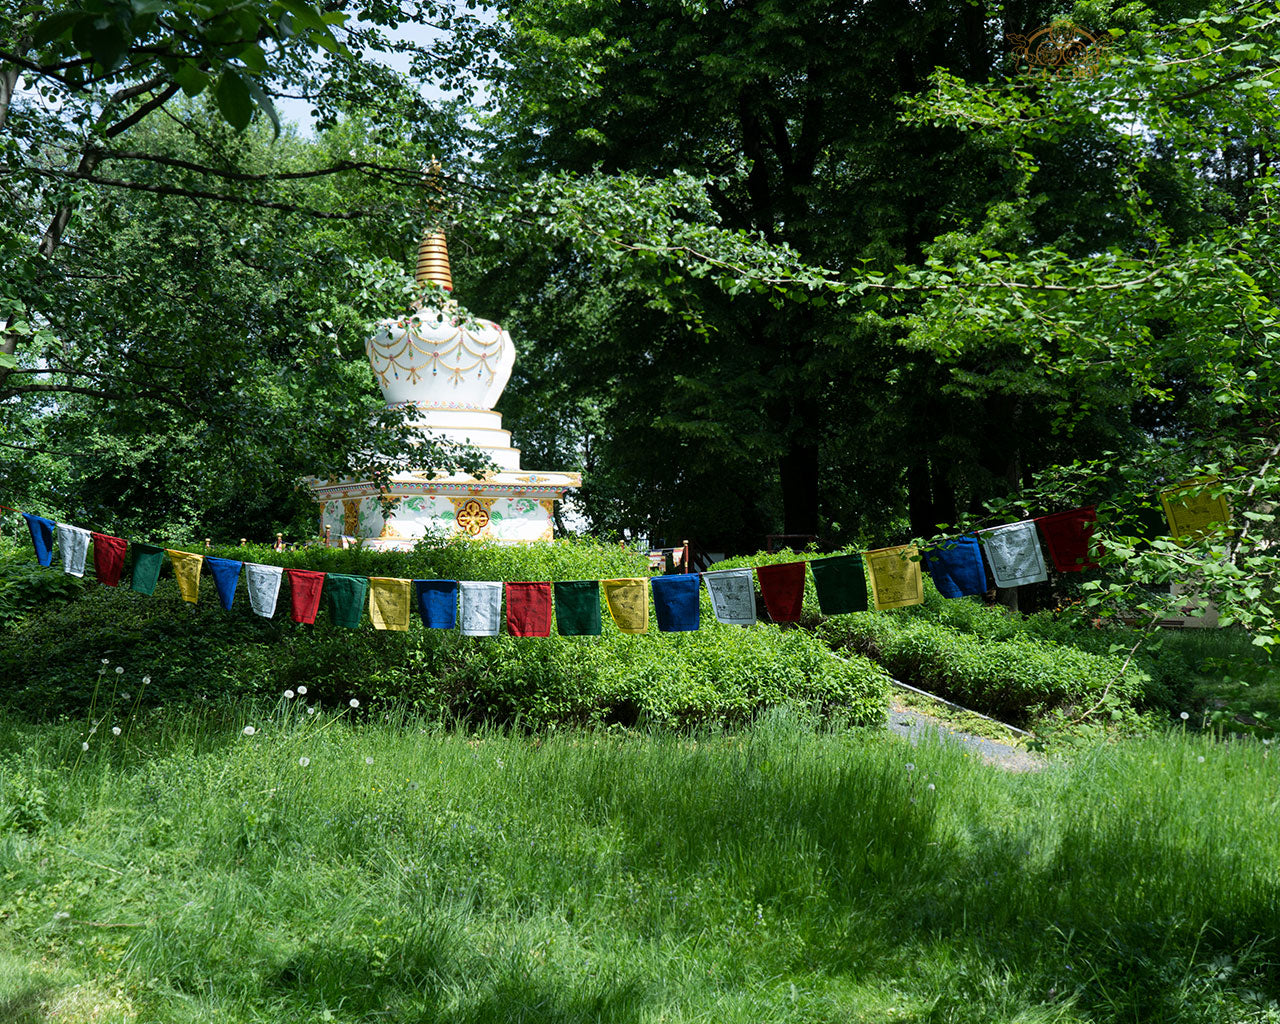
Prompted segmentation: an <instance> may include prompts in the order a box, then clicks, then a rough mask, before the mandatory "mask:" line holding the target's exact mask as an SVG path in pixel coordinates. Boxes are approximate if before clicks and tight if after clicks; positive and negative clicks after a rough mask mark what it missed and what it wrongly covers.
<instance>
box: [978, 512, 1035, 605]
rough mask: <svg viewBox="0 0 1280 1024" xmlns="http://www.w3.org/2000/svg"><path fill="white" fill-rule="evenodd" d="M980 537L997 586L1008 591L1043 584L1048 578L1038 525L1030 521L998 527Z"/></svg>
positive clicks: (1025, 520) (984, 532)
mask: <svg viewBox="0 0 1280 1024" xmlns="http://www.w3.org/2000/svg"><path fill="white" fill-rule="evenodd" d="M978 536H979V538H980V540H981V541H982V552H983V554H985V555H986V556H987V564H988V565H989V566H991V575H992V577H993V578H994V579H995V581H996V586H997V587H1000V588H1001V589H1003V590H1008V589H1010V588H1011V587H1025V586H1026V585H1027V584H1028V583H1043V582H1045V580H1047V579H1048V578H1049V570H1048V569H1047V568H1046V567H1045V563H1044V553H1043V552H1042V551H1041V550H1040V538H1039V537H1038V536H1037V535H1036V524H1035V523H1033V522H1032V521H1031V520H1030V519H1024V520H1022V522H1020V523H1007V524H1006V525H1004V526H995V527H992V528H991V529H989V530H983V531H982V532H981V533H980V534H979V535H978Z"/></svg>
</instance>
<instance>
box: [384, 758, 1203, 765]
mask: <svg viewBox="0 0 1280 1024" xmlns="http://www.w3.org/2000/svg"><path fill="white" fill-rule="evenodd" d="M1201 760H1203V758H1201ZM364 763H365V764H373V758H371V757H366V758H365V759H364Z"/></svg>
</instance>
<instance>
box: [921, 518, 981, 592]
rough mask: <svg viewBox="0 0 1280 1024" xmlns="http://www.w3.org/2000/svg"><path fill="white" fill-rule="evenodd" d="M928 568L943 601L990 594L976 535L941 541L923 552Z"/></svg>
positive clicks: (968, 534)
mask: <svg viewBox="0 0 1280 1024" xmlns="http://www.w3.org/2000/svg"><path fill="white" fill-rule="evenodd" d="M923 553H924V560H925V565H927V566H928V568H929V575H930V576H932V577H933V583H934V586H936V587H937V588H938V593H939V594H941V595H942V596H943V597H965V596H967V595H971V594H985V593H986V592H987V574H986V571H985V570H984V569H983V568H982V549H981V548H980V547H979V545H978V537H977V535H976V534H972V533H966V534H965V535H964V536H963V537H953V538H951V539H949V540H941V541H937V542H936V543H934V544H932V545H931V546H929V547H927V548H925V549H924V552H923Z"/></svg>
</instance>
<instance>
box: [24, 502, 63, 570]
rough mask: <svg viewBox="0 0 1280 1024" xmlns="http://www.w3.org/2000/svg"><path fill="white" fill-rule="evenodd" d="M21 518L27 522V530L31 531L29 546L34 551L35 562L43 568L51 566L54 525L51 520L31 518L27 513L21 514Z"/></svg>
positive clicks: (40, 517)
mask: <svg viewBox="0 0 1280 1024" xmlns="http://www.w3.org/2000/svg"><path fill="white" fill-rule="evenodd" d="M22 518H23V519H25V520H26V521H27V529H28V530H30V531H31V546H32V547H33V548H35V549H36V561H37V562H39V563H40V564H41V565H44V566H50V565H52V564H53V528H54V526H55V525H56V524H55V523H54V521H53V520H52V519H46V518H45V517H44V516H33V515H31V514H30V513H28V512H23V513H22Z"/></svg>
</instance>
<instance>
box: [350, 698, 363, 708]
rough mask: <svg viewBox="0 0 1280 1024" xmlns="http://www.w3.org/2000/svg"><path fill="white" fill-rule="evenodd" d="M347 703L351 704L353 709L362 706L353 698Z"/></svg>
mask: <svg viewBox="0 0 1280 1024" xmlns="http://www.w3.org/2000/svg"><path fill="white" fill-rule="evenodd" d="M347 703H348V704H350V705H351V706H352V707H353V708H358V707H359V706H360V702H359V701H358V700H356V699H355V698H354V697H352V698H351V699H350V700H349V701H347Z"/></svg>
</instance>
